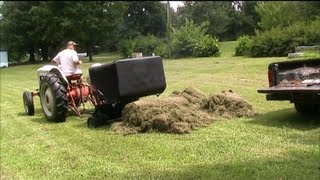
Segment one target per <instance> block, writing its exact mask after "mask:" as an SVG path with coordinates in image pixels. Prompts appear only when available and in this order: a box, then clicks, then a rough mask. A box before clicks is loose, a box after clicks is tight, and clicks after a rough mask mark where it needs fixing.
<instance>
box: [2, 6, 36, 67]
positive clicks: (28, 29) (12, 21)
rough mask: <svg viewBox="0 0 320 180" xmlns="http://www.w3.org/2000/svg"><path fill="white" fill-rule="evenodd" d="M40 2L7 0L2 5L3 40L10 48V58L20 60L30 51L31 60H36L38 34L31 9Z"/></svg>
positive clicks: (5, 45) (4, 44)
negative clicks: (36, 38) (35, 30)
mask: <svg viewBox="0 0 320 180" xmlns="http://www.w3.org/2000/svg"><path fill="white" fill-rule="evenodd" d="M38 4H39V2H37V1H19V2H17V1H12V2H11V1H5V2H4V3H3V4H2V5H1V14H2V19H1V31H2V35H3V36H2V37H1V41H2V42H3V46H4V47H6V48H7V49H8V54H9V60H11V59H14V60H16V61H20V58H21V57H22V56H23V55H24V54H26V53H29V55H30V56H29V61H35V56H34V53H35V46H36V42H35V39H34V38H35V37H36V34H35V33H34V31H33V30H34V27H35V24H33V22H32V19H31V16H30V10H31V9H32V7H33V6H36V5H38Z"/></svg>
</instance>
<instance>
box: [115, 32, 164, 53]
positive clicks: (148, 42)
mask: <svg viewBox="0 0 320 180" xmlns="http://www.w3.org/2000/svg"><path fill="white" fill-rule="evenodd" d="M118 51H119V53H120V54H121V55H122V56H123V57H125V58H127V57H130V56H131V55H132V53H134V52H142V54H143V56H151V55H152V53H155V54H156V55H157V56H162V57H166V56H167V55H166V53H167V52H166V46H165V43H164V42H163V40H162V39H160V38H157V37H155V36H153V35H147V36H138V37H136V38H135V39H132V40H122V41H120V42H119V44H118Z"/></svg>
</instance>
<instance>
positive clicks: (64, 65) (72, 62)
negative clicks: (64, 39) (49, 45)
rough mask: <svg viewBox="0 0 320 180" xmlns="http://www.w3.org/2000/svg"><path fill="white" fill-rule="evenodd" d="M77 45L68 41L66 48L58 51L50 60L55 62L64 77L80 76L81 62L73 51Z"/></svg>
mask: <svg viewBox="0 0 320 180" xmlns="http://www.w3.org/2000/svg"><path fill="white" fill-rule="evenodd" d="M77 45H78V44H77V43H75V42H74V41H68V43H67V48H66V49H64V50H62V51H60V52H59V53H58V54H57V55H56V56H55V57H54V58H53V59H52V62H55V63H56V64H57V65H58V66H59V67H60V69H61V71H62V72H63V73H64V74H65V75H66V76H70V75H73V74H82V70H81V69H80V68H79V65H81V64H82V61H81V60H79V58H78V54H77V52H76V51H75V48H76V46H77Z"/></svg>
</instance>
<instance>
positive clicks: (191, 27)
mask: <svg viewBox="0 0 320 180" xmlns="http://www.w3.org/2000/svg"><path fill="white" fill-rule="evenodd" d="M208 27H209V22H207V21H206V22H203V23H202V24H201V25H199V26H196V25H195V24H194V23H193V21H188V20H186V24H185V25H184V26H182V27H181V28H179V29H173V37H172V39H173V40H172V55H173V57H174V58H180V57H190V56H195V57H208V56H219V55H220V50H219V47H218V40H217V39H216V38H212V37H210V36H208V35H206V32H207V30H208Z"/></svg>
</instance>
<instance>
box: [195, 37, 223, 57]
mask: <svg viewBox="0 0 320 180" xmlns="http://www.w3.org/2000/svg"><path fill="white" fill-rule="evenodd" d="M220 54H221V52H220V50H219V47H218V39H216V38H212V37H210V36H208V35H206V36H203V37H200V38H199V40H198V42H196V43H195V44H194V46H193V55H194V56H196V57H209V56H220Z"/></svg>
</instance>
